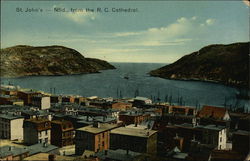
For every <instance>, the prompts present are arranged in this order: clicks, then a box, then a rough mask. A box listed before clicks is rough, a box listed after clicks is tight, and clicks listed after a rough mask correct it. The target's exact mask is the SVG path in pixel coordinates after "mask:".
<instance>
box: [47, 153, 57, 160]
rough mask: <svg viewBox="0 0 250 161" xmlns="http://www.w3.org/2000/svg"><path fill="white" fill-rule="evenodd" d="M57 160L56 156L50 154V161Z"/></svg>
mask: <svg viewBox="0 0 250 161" xmlns="http://www.w3.org/2000/svg"><path fill="white" fill-rule="evenodd" d="M55 158H56V156H55V155H54V154H50V155H49V156H48V160H49V161H55Z"/></svg>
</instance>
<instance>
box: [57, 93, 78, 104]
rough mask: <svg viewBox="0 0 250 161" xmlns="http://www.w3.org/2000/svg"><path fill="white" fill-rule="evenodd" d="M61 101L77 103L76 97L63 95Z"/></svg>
mask: <svg viewBox="0 0 250 161" xmlns="http://www.w3.org/2000/svg"><path fill="white" fill-rule="evenodd" d="M59 99H60V100H61V102H68V103H74V102H75V97H74V96H67V95H63V96H61V97H60V98H59Z"/></svg>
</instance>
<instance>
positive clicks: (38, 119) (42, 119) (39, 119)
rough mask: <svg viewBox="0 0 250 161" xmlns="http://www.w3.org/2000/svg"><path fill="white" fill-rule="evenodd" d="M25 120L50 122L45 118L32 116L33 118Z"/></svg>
mask: <svg viewBox="0 0 250 161" xmlns="http://www.w3.org/2000/svg"><path fill="white" fill-rule="evenodd" d="M25 122H32V123H43V122H49V120H48V119H45V118H32V119H27V120H25Z"/></svg>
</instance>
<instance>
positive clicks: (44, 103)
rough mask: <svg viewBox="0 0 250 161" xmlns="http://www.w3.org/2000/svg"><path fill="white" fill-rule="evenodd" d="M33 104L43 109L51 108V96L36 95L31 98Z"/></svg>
mask: <svg viewBox="0 0 250 161" xmlns="http://www.w3.org/2000/svg"><path fill="white" fill-rule="evenodd" d="M31 104H32V105H33V106H36V107H39V108H40V109H41V110H45V109H49V108H50V96H45V95H41V94H40V95H35V96H32V98H31Z"/></svg>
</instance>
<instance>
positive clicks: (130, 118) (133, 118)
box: [119, 111, 150, 125]
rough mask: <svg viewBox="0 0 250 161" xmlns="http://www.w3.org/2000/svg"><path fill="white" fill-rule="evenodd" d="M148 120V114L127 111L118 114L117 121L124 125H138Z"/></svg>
mask: <svg viewBox="0 0 250 161" xmlns="http://www.w3.org/2000/svg"><path fill="white" fill-rule="evenodd" d="M149 118H150V114H145V113H141V112H139V111H129V112H124V113H120V114H119V120H120V121H123V122H124V124H125V125H129V124H139V123H141V122H143V121H145V120H147V119H149Z"/></svg>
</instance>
